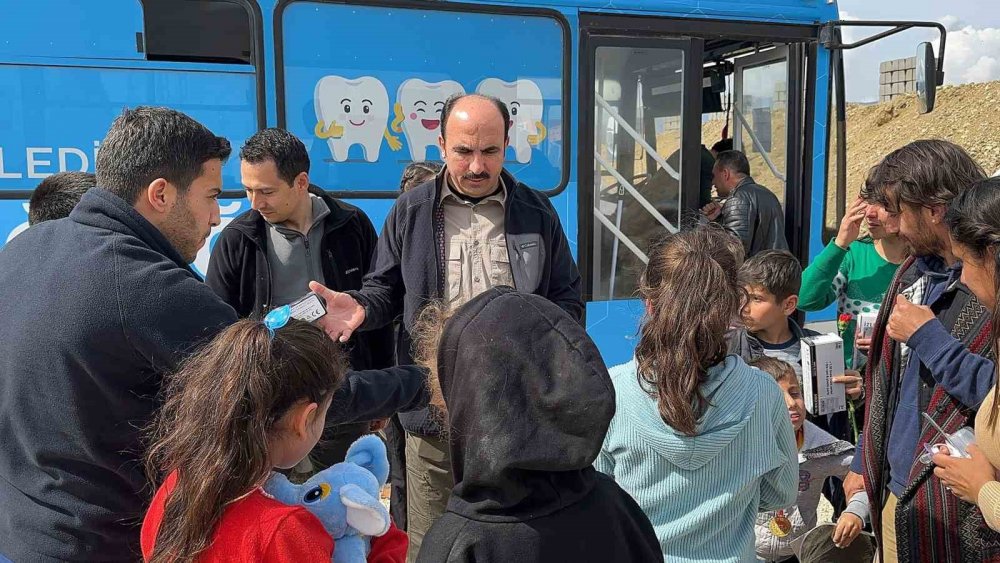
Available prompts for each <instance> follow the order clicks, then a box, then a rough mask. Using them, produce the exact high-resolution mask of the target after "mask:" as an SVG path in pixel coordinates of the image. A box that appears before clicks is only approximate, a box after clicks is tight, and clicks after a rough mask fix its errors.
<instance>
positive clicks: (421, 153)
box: [392, 78, 465, 162]
mask: <svg viewBox="0 0 1000 563" xmlns="http://www.w3.org/2000/svg"><path fill="white" fill-rule="evenodd" d="M464 93H465V88H463V87H462V85H461V84H459V83H458V82H455V81H454V80H444V81H442V82H425V81H423V80H421V79H419V78H410V79H408V80H405V81H403V83H402V84H400V85H399V91H398V92H397V94H396V105H395V106H394V108H393V109H394V110H395V117H394V119H393V120H392V130H393V131H395V132H396V133H403V135H404V136H405V137H406V143H407V144H408V145H409V147H410V158H411V159H413V161H414V162H419V161H421V160H426V159H427V147H429V146H430V147H435V148H437V146H438V144H437V141H438V134H439V132H440V126H441V110H442V108H443V107H444V102H445V101H446V100H447V99H448V98H449V97H450V96H452V95H453V94H464ZM440 157H441V155H440V149H438V158H440Z"/></svg>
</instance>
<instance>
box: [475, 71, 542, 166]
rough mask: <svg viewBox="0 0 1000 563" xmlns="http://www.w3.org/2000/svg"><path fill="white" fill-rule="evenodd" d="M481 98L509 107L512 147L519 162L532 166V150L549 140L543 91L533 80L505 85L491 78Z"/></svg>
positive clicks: (482, 86) (484, 83)
mask: <svg viewBox="0 0 1000 563" xmlns="http://www.w3.org/2000/svg"><path fill="white" fill-rule="evenodd" d="M476 92H477V93H479V94H485V95H488V96H495V97H497V98H499V99H500V100H502V101H503V102H504V103H505V104H507V108H508V109H509V110H510V121H511V124H510V127H511V131H510V146H512V147H514V154H515V157H516V158H517V161H518V162H520V163H522V164H524V163H528V162H531V147H532V146H535V145H538V144H540V143H541V142H542V141H543V140H545V135H546V131H545V125H544V124H543V123H542V109H543V103H542V91H541V89H540V88H539V87H538V85H537V84H535V83H534V82H533V81H531V80H524V79H521V80H517V81H514V82H504V81H503V80H500V79H499V78H487V79H486V80H483V81H482V82H480V83H479V86H478V87H477V88H476Z"/></svg>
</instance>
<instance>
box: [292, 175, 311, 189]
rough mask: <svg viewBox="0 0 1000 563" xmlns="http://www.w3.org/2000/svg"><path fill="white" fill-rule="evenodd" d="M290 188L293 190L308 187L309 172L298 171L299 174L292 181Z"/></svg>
mask: <svg viewBox="0 0 1000 563" xmlns="http://www.w3.org/2000/svg"><path fill="white" fill-rule="evenodd" d="M292 189H294V190H295V191H306V190H308V189H309V173H308V172H299V175H298V176H296V177H295V180H294V181H292Z"/></svg>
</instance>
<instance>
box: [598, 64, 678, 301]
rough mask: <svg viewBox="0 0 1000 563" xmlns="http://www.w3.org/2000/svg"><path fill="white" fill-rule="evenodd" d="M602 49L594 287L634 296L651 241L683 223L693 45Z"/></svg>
mask: <svg viewBox="0 0 1000 563" xmlns="http://www.w3.org/2000/svg"><path fill="white" fill-rule="evenodd" d="M594 57H595V67H594V106H593V112H594V114H593V115H594V129H595V130H594V141H595V143H594V155H593V159H594V171H593V174H594V182H593V190H594V193H593V204H594V209H593V213H594V217H595V218H596V221H594V226H593V228H594V233H593V237H594V238H593V260H592V262H591V267H592V269H593V273H592V276H593V277H592V279H593V287H592V295H593V299H594V300H595V301H603V300H610V299H628V298H631V297H633V296H634V294H635V290H636V286H637V280H638V277H639V274H640V273H641V272H642V269H643V267H644V264H645V261H646V255H645V252H646V250H647V249H648V247H649V244H650V242H652V241H653V240H655V239H657V238H659V237H661V236H662V235H663V234H664V233H666V232H668V231H676V230H677V227H678V225H679V223H680V218H681V190H680V186H681V173H680V168H681V167H680V165H679V163H680V156H681V154H680V150H681V139H682V138H683V135H682V120H681V114H682V111H681V108H682V105H683V102H684V100H683V96H682V89H683V77H684V72H685V69H684V68H683V67H684V58H685V53H684V50H683V49H680V48H678V49H672V48H647V47H631V46H598V47H597V48H596V50H595V54H594Z"/></svg>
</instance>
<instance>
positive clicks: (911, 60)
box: [906, 57, 917, 68]
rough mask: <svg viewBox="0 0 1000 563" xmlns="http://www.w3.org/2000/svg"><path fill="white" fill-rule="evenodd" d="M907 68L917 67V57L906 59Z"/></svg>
mask: <svg viewBox="0 0 1000 563" xmlns="http://www.w3.org/2000/svg"><path fill="white" fill-rule="evenodd" d="M906 68H917V57H910V58H908V59H906Z"/></svg>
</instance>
